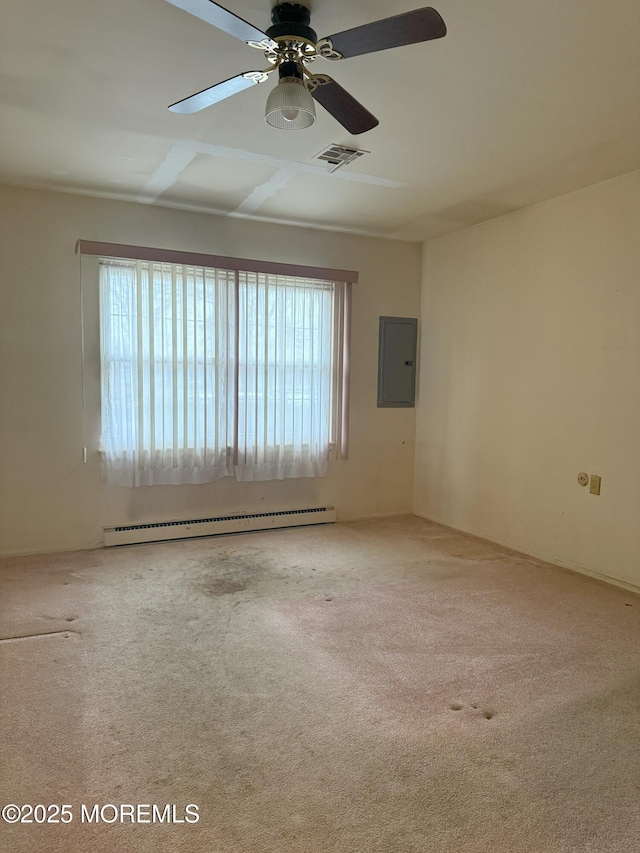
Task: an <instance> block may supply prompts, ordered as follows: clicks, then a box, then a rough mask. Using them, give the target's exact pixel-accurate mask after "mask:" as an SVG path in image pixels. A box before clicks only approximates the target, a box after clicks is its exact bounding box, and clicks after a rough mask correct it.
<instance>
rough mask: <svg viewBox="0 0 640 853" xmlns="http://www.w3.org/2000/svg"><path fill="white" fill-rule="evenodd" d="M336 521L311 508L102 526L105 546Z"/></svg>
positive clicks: (326, 511) (328, 509)
mask: <svg viewBox="0 0 640 853" xmlns="http://www.w3.org/2000/svg"><path fill="white" fill-rule="evenodd" d="M335 520H336V511H335V509H334V508H333V507H332V506H320V507H313V508H311V509H285V510H280V511H278V512H251V513H240V514H238V515H221V516H218V517H217V518H189V519H186V520H184V521H159V522H156V523H152V524H132V525H131V526H129V527H105V528H104V545H105V548H111V547H113V546H114V545H141V544H142V543H145V542H164V541H169V540H171V539H194V538H196V537H200V536H216V535H219V534H221V533H248V532H250V531H254V530H272V529H275V528H278V527H301V526H303V525H307V524H331V523H332V522H335Z"/></svg>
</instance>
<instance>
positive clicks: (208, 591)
mask: <svg viewBox="0 0 640 853" xmlns="http://www.w3.org/2000/svg"><path fill="white" fill-rule="evenodd" d="M247 585H248V584H247V583H246V581H243V580H234V579H233V578H211V580H208V581H205V582H204V583H202V584H200V591H201V592H202V593H203V594H204V595H206V596H208V597H209V598H217V597H218V596H221V595H236V594H237V593H239V592H244V590H245V589H246V588H247Z"/></svg>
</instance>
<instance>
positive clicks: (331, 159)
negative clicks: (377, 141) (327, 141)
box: [315, 145, 371, 172]
mask: <svg viewBox="0 0 640 853" xmlns="http://www.w3.org/2000/svg"><path fill="white" fill-rule="evenodd" d="M370 153H371V152H370V151H362V150H360V149H358V148H347V146H346V145H330V146H329V147H328V148H326V149H325V150H324V151H321V152H320V153H319V154H316V157H315V159H316V160H324V162H325V163H326V164H327V169H328V170H329V171H330V172H336V171H337V170H338V169H341V168H342V167H343V166H346V165H347V164H349V163H353V161H354V160H357V159H358V157H362V155H363V154H370Z"/></svg>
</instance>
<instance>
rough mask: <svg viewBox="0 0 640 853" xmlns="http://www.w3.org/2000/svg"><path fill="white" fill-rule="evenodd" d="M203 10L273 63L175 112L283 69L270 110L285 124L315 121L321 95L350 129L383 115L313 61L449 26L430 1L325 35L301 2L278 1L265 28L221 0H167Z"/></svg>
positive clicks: (437, 33) (270, 117)
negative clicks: (313, 70) (219, 0)
mask: <svg viewBox="0 0 640 853" xmlns="http://www.w3.org/2000/svg"><path fill="white" fill-rule="evenodd" d="M167 2H168V3H171V4H172V5H173V6H177V7H178V8H179V9H183V10H184V11H185V12H189V13H190V14H191V15H194V16H195V17H196V18H200V19H201V20H203V21H206V22H207V23H208V24H213V26H214V27H218V29H220V30H223V31H224V32H226V33H229V35H232V36H235V37H236V38H238V39H240V40H241V41H244V42H245V43H246V44H248V45H249V46H250V47H254V48H257V49H258V50H261V51H263V52H264V54H265V56H266V58H267V60H268V61H269V63H270V65H269V67H268V68H266V69H264V70H261V71H245V72H244V73H243V74H237V75H236V76H235V77H230V78H229V79H228V80H224V81H223V82H222V83H217V84H216V85H215V86H210V87H209V88H208V89H203V90H202V91H201V92H197V93H196V94H195V95H190V96H189V97H188V98H184V99H183V100H181V101H177V102H176V103H175V104H172V105H171V106H170V107H169V109H170V110H171V111H172V112H174V113H183V114H191V113H196V112H199V111H200V110H203V109H204V108H205V107H209V106H211V105H212V104H216V103H218V102H219V101H222V100H224V99H225V98H228V97H230V96H231V95H235V94H236V93H238V92H242V91H243V90H244V89H249V88H251V87H252V86H255V85H256V84H258V83H264V81H265V80H267V78H268V75H269V74H270V73H271V72H272V71H275V70H276V69H277V70H278V75H279V81H278V85H277V86H276V87H275V89H273V90H272V91H271V93H270V94H269V97H268V99H267V106H266V111H265V118H266V120H267V123H268V124H270V125H271V126H272V127H277V128H279V129H281V130H302V129H304V128H305V127H309V126H310V125H312V124H313V122H314V121H315V117H316V114H315V105H314V100H315V101H317V102H318V103H319V104H321V105H322V106H323V107H324V108H325V109H326V110H327V112H329V113H330V114H331V115H332V116H333V117H334V118H335V119H336V120H337V121H339V122H340V124H341V125H342V126H343V127H345V128H346V129H347V130H348V131H349V133H352V134H358V133H364V132H365V131H367V130H371V129H372V128H374V127H376V125H377V124H378V119H377V118H376V117H375V116H374V115H372V114H371V113H370V112H369V110H367V109H365V107H363V106H362V104H360V103H359V102H358V101H357V100H356V99H355V98H354V97H353V96H352V95H350V94H349V93H348V92H347V91H346V89H343V88H342V86H340V84H339V83H336V81H335V80H333V79H332V78H331V77H329V76H328V75H327V74H312V73H311V72H310V71H309V69H308V67H307V66H308V65H310V64H311V63H312V62H314V61H315V60H316V59H317V58H318V57H322V58H323V59H328V60H339V59H348V58H350V57H352V56H361V55H363V54H365V53H375V52H376V51H379V50H387V49H389V48H392V47H402V46H403V45H408V44H416V43H418V42H423V41H430V40H431V39H438V38H442V37H443V36H444V35H446V32H447V28H446V25H445V23H444V21H443V20H442V18H441V17H440V15H439V14H438V12H436V10H435V9H432V8H431V7H429V6H427V7H425V8H423V9H416V10H414V11H413V12H405V13H404V14H401V15H395V16H393V17H391V18H385V19H384V20H381V21H374V22H373V23H371V24H364V25H363V26H361V27H355V28H354V29H351V30H345V31H344V32H341V33H336V34H335V35H332V36H328V37H327V38H323V39H320V40H318V36H317V35H316V33H315V31H314V30H313V29H311V26H310V24H311V14H310V12H309V9H308V8H307V7H306V6H303V5H302V4H300V3H289V2H278V3H277V5H276V6H274V7H273V9H272V11H271V23H272V26H270V27H269V28H268V29H267V30H266V31H265V32H262V30H259V29H258V28H257V27H254V26H253V25H252V24H250V23H248V22H247V21H245V20H243V19H242V18H239V17H238V16H237V15H234V14H233V12H229V11H228V9H225V8H224V7H223V6H220V5H219V4H218V3H214V2H213V0H167Z"/></svg>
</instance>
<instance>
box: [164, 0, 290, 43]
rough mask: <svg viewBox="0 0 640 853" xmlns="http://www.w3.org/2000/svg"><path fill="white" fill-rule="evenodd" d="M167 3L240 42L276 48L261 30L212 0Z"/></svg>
mask: <svg viewBox="0 0 640 853" xmlns="http://www.w3.org/2000/svg"><path fill="white" fill-rule="evenodd" d="M167 3H171V5H172V6H177V7H178V9H183V10H184V11H185V12H189V14H190V15H195V17H196V18H200V20H201V21H206V22H207V23H208V24H213V26H214V27H218V29H219V30H223V31H224V32H225V33H229V35H230V36H235V37H236V38H237V39H240V40H241V41H244V42H255V43H264V45H265V47H277V44H276V42H274V41H273V39H271V38H269V36H268V35H267V34H266V33H263V32H262V30H259V29H258V28H257V27H254V26H253V24H250V23H248V21H245V20H243V19H242V18H239V17H238V16H237V15H234V14H233V12H229V10H228V9H225V8H224V6H219V5H218V4H217V3H214V2H213V0H167Z"/></svg>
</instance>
